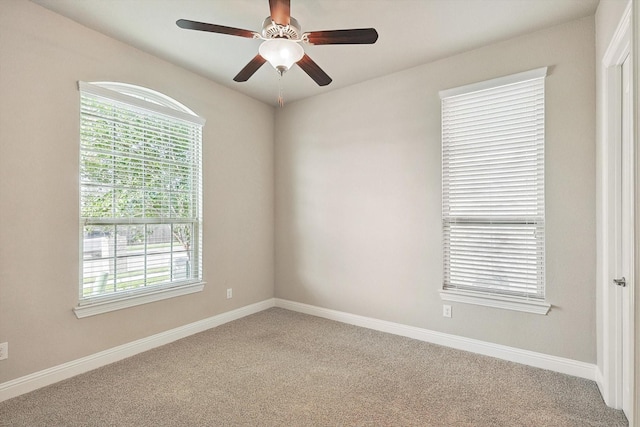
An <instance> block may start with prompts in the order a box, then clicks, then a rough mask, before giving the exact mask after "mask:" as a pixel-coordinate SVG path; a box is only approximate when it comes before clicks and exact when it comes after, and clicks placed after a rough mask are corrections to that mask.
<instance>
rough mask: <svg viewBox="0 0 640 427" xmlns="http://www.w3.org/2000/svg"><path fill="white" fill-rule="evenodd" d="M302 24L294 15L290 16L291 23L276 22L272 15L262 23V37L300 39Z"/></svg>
mask: <svg viewBox="0 0 640 427" xmlns="http://www.w3.org/2000/svg"><path fill="white" fill-rule="evenodd" d="M300 35H301V30H300V24H298V21H296V20H295V19H294V18H293V17H291V18H290V22H289V25H280V24H276V23H275V22H273V21H272V20H271V17H270V16H267V18H266V19H265V20H264V22H263V23H262V37H263V38H264V39H267V40H268V39H275V38H286V39H289V40H295V41H297V40H300Z"/></svg>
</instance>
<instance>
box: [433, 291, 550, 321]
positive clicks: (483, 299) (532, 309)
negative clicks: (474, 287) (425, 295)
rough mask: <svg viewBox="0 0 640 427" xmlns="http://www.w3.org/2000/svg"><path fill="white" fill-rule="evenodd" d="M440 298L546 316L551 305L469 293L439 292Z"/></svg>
mask: <svg viewBox="0 0 640 427" xmlns="http://www.w3.org/2000/svg"><path fill="white" fill-rule="evenodd" d="M440 298H442V300H444V301H454V302H462V303H465V304H475V305H482V306H485V307H494V308H502V309H505V310H514V311H523V312H526V313H534V314H542V315H546V314H547V313H549V310H550V309H551V304H547V303H546V302H539V301H531V300H526V299H520V298H509V297H503V296H498V295H486V294H481V293H478V292H471V291H454V290H441V291H440Z"/></svg>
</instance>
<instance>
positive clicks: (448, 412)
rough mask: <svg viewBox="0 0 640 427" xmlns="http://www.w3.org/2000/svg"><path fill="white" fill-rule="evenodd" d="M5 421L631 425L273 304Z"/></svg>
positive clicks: (472, 358) (554, 384) (24, 402)
mask: <svg viewBox="0 0 640 427" xmlns="http://www.w3.org/2000/svg"><path fill="white" fill-rule="evenodd" d="M0 425H2V426H238V425H242V426H562V427H567V426H580V427H584V426H606V427H612V426H625V425H627V422H626V419H625V418H624V415H623V414H622V412H620V411H616V410H612V409H610V408H607V407H606V406H605V405H604V403H603V401H602V399H601V397H600V394H599V392H598V389H597V387H596V385H595V383H593V382H591V381H587V380H584V379H579V378H574V377H570V376H567V375H562V374H557V373H553V372H550V371H545V370H541V369H535V368H530V367H527V366H522V365H518V364H515V363H510V362H505V361H501V360H497V359H493V358H490V357H484V356H478V355H474V354H471V353H467V352H463V351H457V350H452V349H448V348H445V347H440V346H436V345H432V344H427V343H424V342H421V341H416V340H412V339H408V338H403V337H398V336H394V335H390V334H385V333H381V332H376V331H372V330H368V329H363V328H358V327H355V326H350V325H346V324H342V323H338V322H333V321H329V320H326V319H321V318H317V317H313V316H307V315H303V314H299V313H294V312H291V311H287V310H283V309H277V308H274V309H269V310H266V311H264V312H261V313H258V314H255V315H252V316H248V317H246V318H243V319H240V320H237V321H234V322H230V323H228V324H225V325H222V326H220V327H218V328H215V329H212V330H209V331H206V332H203V333H200V334H197V335H194V336H191V337H188V338H185V339H183V340H180V341H177V342H175V343H172V344H169V345H166V346H164V347H160V348H157V349H155V350H151V351H149V352H146V353H143V354H140V355H137V356H134V357H131V358H129V359H126V360H123V361H121V362H118V363H115V364H112V365H109V366H106V367H104V368H101V369H98V370H95V371H92V372H89V373H86V374H83V375H80V376H77V377H75V378H71V379H69V380H66V381H63V382H60V383H57V384H54V385H52V386H49V387H46V388H43V389H40V390H37V391H34V392H32V393H29V394H26V395H23V396H19V397H17V398H14V399H11V400H8V401H6V402H3V403H0Z"/></svg>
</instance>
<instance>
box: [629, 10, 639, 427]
mask: <svg viewBox="0 0 640 427" xmlns="http://www.w3.org/2000/svg"><path fill="white" fill-rule="evenodd" d="M631 4H632V12H633V13H632V22H631V24H632V39H631V48H632V52H633V63H632V65H633V67H632V68H633V69H632V71H631V76H632V79H633V82H634V83H635V84H634V85H633V92H634V95H633V97H632V98H633V106H632V117H634V118H635V119H634V128H633V141H634V142H633V145H634V146H633V149H634V151H635V158H634V160H635V163H634V165H633V169H634V171H635V175H636V176H635V212H634V214H635V236H634V242H635V263H634V269H635V272H640V172H639V171H638V168H639V167H640V0H632V1H631ZM634 300H635V301H634V302H635V307H634V313H635V338H636V339H635V353H634V354H635V362H634V366H635V367H636V370H635V381H634V384H633V387H632V389H631V394H632V396H631V399H632V400H631V401H632V402H634V403H635V404H634V405H633V407H634V409H633V410H632V412H633V414H632V419H631V420H629V421H630V422H629V426H630V427H633V425H634V424H635V425H638V424H640V368H638V367H639V366H640V290H639V289H637V288H636V292H635V298H634Z"/></svg>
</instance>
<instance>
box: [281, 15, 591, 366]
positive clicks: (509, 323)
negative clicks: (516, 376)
mask: <svg viewBox="0 0 640 427" xmlns="http://www.w3.org/2000/svg"><path fill="white" fill-rule="evenodd" d="M594 46H595V40H594V19H593V17H590V18H585V19H582V20H579V21H575V22H572V23H569V24H566V25H562V26H558V27H555V28H551V29H548V30H545V31H541V32H538V33H534V34H530V35H527V36H524V37H520V38H517V39H513V40H510V41H506V42H503V43H499V44H494V45H491V46H487V47H484V48H481V49H478V50H474V51H470V52H467V53H464V54H461V55H457V56H454V57H451V58H447V59H444V60H441V61H438V62H434V63H430V64H426V65H423V66H419V67H416V68H412V69H409V70H406V71H403V72H400V73H396V74H393V75H389V76H386V77H383V78H378V79H375V80H370V81H367V82H365V83H362V84H359V85H356V86H351V87H348V88H345V89H340V90H335V91H332V92H329V93H326V94H324V95H320V96H316V97H314V98H310V99H307V100H303V101H299V102H296V103H292V104H289V105H288V106H286V107H285V108H284V109H282V110H278V111H277V112H276V154H275V159H276V168H275V173H276V175H275V176H276V283H275V292H276V296H277V297H279V298H284V299H289V300H293V301H297V302H301V303H307V304H313V305H317V306H321V307H326V308H330V309H335V310H341V311H346V312H349V313H354V314H359V315H364V316H370V317H374V318H378V319H383V320H388V321H393V322H399V323H403V324H407V325H412V326H417V327H422V328H427V329H430V330H434V331H441V332H445V333H451V334H456V335H460V336H464V337H470V338H475V339H480V340H483V341H488V342H493V343H498V344H503V345H508V346H513V347H517V348H522V349H527V350H532V351H537V352H541V353H546V354H551V355H556V356H561V357H567V358H570V359H575V360H579V361H584V362H589V363H595V361H596V324H595V138H594V135H595V123H594V117H595V69H594V65H595V64H594V57H595V50H594ZM542 66H549V67H550V69H549V76H548V77H547V86H546V100H547V101H546V226H547V233H546V244H547V246H546V263H547V264H546V266H547V272H546V279H547V295H548V302H550V303H551V304H552V305H553V307H552V310H551V312H550V313H549V314H548V315H547V316H540V315H534V314H526V313H520V312H514V311H506V310H500V309H494V308H487V307H480V306H474V305H466V304H459V303H453V304H452V305H453V318H451V319H445V318H443V317H442V301H441V300H440V297H439V290H440V288H441V281H442V255H441V240H442V238H441V220H440V212H441V210H440V204H441V177H440V173H441V169H440V99H439V97H438V91H440V90H442V89H447V88H451V87H456V86H459V85H464V84H468V83H473V82H477V81H482V80H486V79H491V78H494V77H498V76H503V75H507V74H511V73H516V72H520V71H526V70H529V69H533V68H537V67H542Z"/></svg>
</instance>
